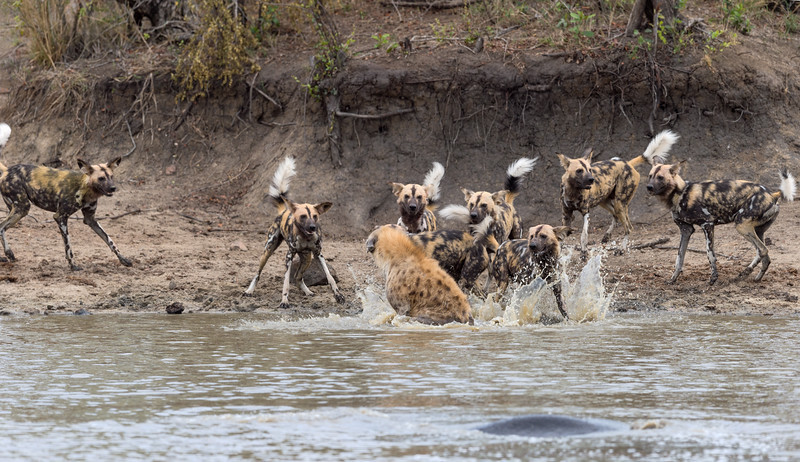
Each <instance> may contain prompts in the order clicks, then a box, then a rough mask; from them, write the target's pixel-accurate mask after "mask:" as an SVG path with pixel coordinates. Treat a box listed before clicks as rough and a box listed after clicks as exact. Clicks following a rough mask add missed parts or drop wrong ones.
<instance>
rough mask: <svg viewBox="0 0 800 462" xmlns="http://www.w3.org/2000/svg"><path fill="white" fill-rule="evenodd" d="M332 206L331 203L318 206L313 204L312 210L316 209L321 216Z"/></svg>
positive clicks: (321, 203)
mask: <svg viewBox="0 0 800 462" xmlns="http://www.w3.org/2000/svg"><path fill="white" fill-rule="evenodd" d="M332 205H333V202H320V203H319V204H314V208H315V209H317V212H319V214H320V215H322V214H323V213H325V212H327V211H328V209H330V208H331V206H332Z"/></svg>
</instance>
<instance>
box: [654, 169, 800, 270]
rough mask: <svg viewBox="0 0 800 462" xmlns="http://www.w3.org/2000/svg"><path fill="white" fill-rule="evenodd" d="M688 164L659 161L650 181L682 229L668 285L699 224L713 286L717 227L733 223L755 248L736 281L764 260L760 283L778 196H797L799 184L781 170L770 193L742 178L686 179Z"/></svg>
mask: <svg viewBox="0 0 800 462" xmlns="http://www.w3.org/2000/svg"><path fill="white" fill-rule="evenodd" d="M684 165H685V161H681V162H679V163H676V164H672V165H667V164H661V163H655V165H654V166H653V168H652V169H651V170H650V176H649V180H648V182H647V192H648V193H650V194H652V195H653V196H656V197H658V198H659V199H660V200H661V201H662V202H663V203H664V205H666V206H667V208H668V209H669V210H670V212H672V219H673V220H674V221H675V224H677V225H678V228H679V229H680V231H681V243H680V246H679V247H678V259H677V260H676V261H675V272H674V273H673V274H672V278H670V280H669V283H670V284H672V283H674V282H675V281H676V280H677V279H678V276H679V275H680V274H681V271H682V270H683V258H684V255H685V254H686V248H687V247H688V246H689V238H690V237H691V235H692V233H694V227H695V226H700V227H701V228H702V229H703V233H704V234H705V237H706V254H707V256H708V263H709V264H710V265H711V280H710V281H709V284H714V283H715V282H716V281H717V277H718V273H717V257H716V255H714V226H715V225H722V224H727V223H735V224H736V231H738V232H739V234H741V235H742V236H744V238H745V239H747V241H749V242H750V243H751V244H753V246H754V247H755V248H756V256H755V258H754V259H753V261H752V262H751V263H750V264H749V265H747V267H746V268H745V269H744V270H743V271H742V272H741V273H740V274H739V276H738V279H742V278H745V277H747V276H748V275H749V274H750V273H751V272H752V271H753V269H755V267H756V266H758V264H759V263H761V271H759V272H758V274H757V275H756V277H755V278H754V280H755V281H760V280H761V278H762V277H764V273H766V272H767V268H769V264H770V258H769V252H768V251H767V246H766V244H765V243H764V233H765V232H766V231H767V229H769V227H770V226H771V225H772V223H773V222H775V219H776V218H777V217H778V203H779V201H780V199H781V198H783V199H785V200H786V201H788V202H791V201H793V200H794V196H795V193H796V188H797V184H796V182H795V180H794V177H793V176H792V175H791V174H790V173H789V172H788V171H787V170H786V169H782V170H781V172H780V175H781V185H780V190H779V191H777V192H773V193H770V192H769V191H768V190H767V188H765V187H764V186H762V185H760V184H757V183H752V182H749V181H742V180H720V181H703V182H699V183H692V182H688V181H685V180H684V179H683V178H681V176H680V173H681V170H682V169H683V167H684Z"/></svg>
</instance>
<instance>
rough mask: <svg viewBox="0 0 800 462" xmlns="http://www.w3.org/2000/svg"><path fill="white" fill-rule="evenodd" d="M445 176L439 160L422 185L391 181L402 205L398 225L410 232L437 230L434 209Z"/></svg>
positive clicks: (393, 191) (398, 201)
mask: <svg viewBox="0 0 800 462" xmlns="http://www.w3.org/2000/svg"><path fill="white" fill-rule="evenodd" d="M443 176H444V167H443V166H442V164H440V163H439V162H434V163H433V168H431V169H430V171H428V173H427V174H426V175H425V179H424V180H423V181H422V183H423V184H421V185H419V184H413V183H410V184H402V183H391V182H390V183H389V184H390V185H392V193H393V194H394V195H395V196H397V203H398V204H399V205H400V219H399V220H397V224H398V225H400V226H402V227H403V228H404V229H405V230H406V231H408V232H409V233H421V232H423V231H436V216H435V215H434V214H433V210H434V208H435V204H436V201H437V200H439V196H440V194H441V192H440V190H439V183H441V181H442V177H443Z"/></svg>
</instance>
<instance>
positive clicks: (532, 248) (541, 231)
mask: <svg viewBox="0 0 800 462" xmlns="http://www.w3.org/2000/svg"><path fill="white" fill-rule="evenodd" d="M572 231H573V229H572V228H570V227H568V226H557V227H552V226H550V225H537V226H534V227H532V228H530V229H529V230H528V238H527V239H512V240H510V241H506V242H504V243H503V244H502V245H501V246H500V248H498V249H497V253H496V254H495V257H494V261H493V262H492V265H491V267H490V271H489V276H490V277H492V278H494V279H495V281H497V299H498V300H499V299H500V298H501V297H502V296H503V294H505V291H506V289H507V288H508V284H509V283H511V282H516V283H519V284H530V283H531V282H532V281H533V280H534V279H535V278H536V276H541V278H542V279H544V280H545V281H546V282H547V283H548V284H550V285H551V286H552V287H553V294H554V295H555V297H556V304H557V305H558V310H559V311H560V312H561V314H562V315H563V316H564V318H565V319H567V318H568V316H567V312H566V310H565V309H564V300H563V298H562V294H561V280H560V278H559V277H558V271H557V269H558V268H557V267H558V258H559V256H560V255H561V241H563V240H564V238H565V237H566V236H567V235H569V234H570V233H571V232H572Z"/></svg>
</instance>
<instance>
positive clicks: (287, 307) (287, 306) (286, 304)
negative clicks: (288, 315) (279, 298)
mask: <svg viewBox="0 0 800 462" xmlns="http://www.w3.org/2000/svg"><path fill="white" fill-rule="evenodd" d="M291 307H292V306H291V305H289V303H288V302H281V304H280V305H278V308H280V309H282V310H288V309H289V308H291Z"/></svg>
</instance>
